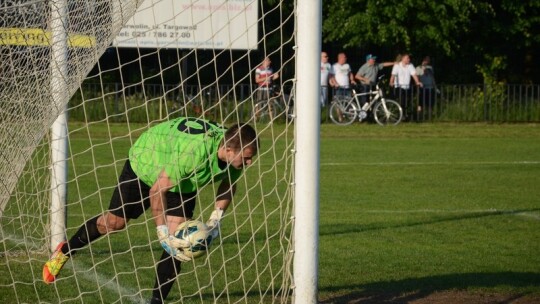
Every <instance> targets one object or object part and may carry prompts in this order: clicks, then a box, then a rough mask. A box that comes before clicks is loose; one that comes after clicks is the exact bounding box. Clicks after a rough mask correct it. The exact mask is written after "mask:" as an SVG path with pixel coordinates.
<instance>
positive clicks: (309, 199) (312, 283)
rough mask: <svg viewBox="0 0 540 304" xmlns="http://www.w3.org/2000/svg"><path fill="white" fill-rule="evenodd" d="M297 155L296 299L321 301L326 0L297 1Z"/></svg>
mask: <svg viewBox="0 0 540 304" xmlns="http://www.w3.org/2000/svg"><path fill="white" fill-rule="evenodd" d="M66 8H67V1H66V0H54V1H51V12H52V13H53V14H54V15H53V18H52V19H53V20H55V23H53V24H52V26H51V27H52V41H53V48H52V50H53V51H52V56H53V58H52V60H51V72H52V75H53V76H52V80H51V90H52V92H53V99H54V100H53V104H54V105H62V104H66V102H65V99H66V98H69V97H68V96H65V95H66V94H64V92H67V90H66V89H65V87H66V84H65V83H64V81H63V79H65V77H64V75H66V74H67V67H66V66H65V65H66V62H67V55H66V54H67V34H66V33H65V32H63V26H62V23H63V20H64V19H65V17H63V16H65V13H66ZM296 11H297V13H296V18H297V33H296V36H297V46H296V71H299V70H302V73H296V75H297V77H296V90H295V94H296V96H295V101H296V102H295V110H296V111H295V113H296V114H295V131H294V134H295V136H294V140H295V158H294V164H295V165H294V176H295V178H294V185H292V186H293V187H294V228H293V229H294V249H293V250H294V260H293V261H294V262H293V286H292V288H293V293H294V296H293V302H294V303H317V293H318V291H317V285H318V233H319V231H318V223H319V195H318V192H319V146H320V142H319V131H320V108H319V106H318V105H319V101H318V99H319V98H320V86H319V84H320V71H319V69H318V66H319V64H320V51H321V25H322V22H321V19H322V1H320V0H318V1H315V3H313V1H311V0H297V9H296ZM51 136H52V138H51V157H52V168H51V175H52V176H51V207H50V209H51V213H50V214H51V221H50V222H51V225H50V229H51V243H50V249H51V251H54V249H55V248H56V246H57V245H58V244H59V243H60V242H62V241H64V240H65V228H66V221H65V218H66V210H65V209H66V197H67V189H66V186H65V185H66V184H67V154H68V153H67V149H68V144H67V141H68V137H67V115H66V113H65V111H61V113H60V115H59V116H58V118H57V119H56V121H55V123H54V124H53V126H52V127H51Z"/></svg>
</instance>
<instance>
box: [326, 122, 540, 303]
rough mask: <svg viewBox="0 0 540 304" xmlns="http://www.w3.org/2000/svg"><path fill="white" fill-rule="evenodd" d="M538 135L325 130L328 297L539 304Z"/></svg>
mask: <svg viewBox="0 0 540 304" xmlns="http://www.w3.org/2000/svg"><path fill="white" fill-rule="evenodd" d="M539 138H540V128H539V126H538V125H486V124H467V125H460V124H435V125H433V124H420V125H418V124H405V125H401V126H398V127H395V128H380V127H377V126H374V125H356V126H352V127H350V128H337V127H335V126H331V125H323V126H322V140H321V150H322V151H321V197H320V205H321V211H320V217H321V219H320V223H321V224H320V236H321V238H320V281H319V287H320V296H321V298H322V299H326V300H328V299H332V298H334V299H343V297H345V298H347V296H348V297H352V298H354V297H360V296H362V295H369V294H372V293H381V292H386V293H395V294H396V295H399V294H405V293H410V292H419V291H420V292H424V293H426V292H427V293H430V292H433V291H443V290H452V289H466V290H485V289H487V290H490V291H494V292H503V293H517V294H520V293H536V294H540V255H539V254H538V253H540V242H539V240H540V189H539V187H538V181H539V178H540V140H539Z"/></svg>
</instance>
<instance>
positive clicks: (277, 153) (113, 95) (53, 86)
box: [0, 0, 322, 304]
mask: <svg viewBox="0 0 540 304" xmlns="http://www.w3.org/2000/svg"><path fill="white" fill-rule="evenodd" d="M175 1H176V0H145V1H134V0H120V1H110V0H53V1H45V0H33V1H27V0H7V1H4V2H2V4H0V62H2V65H1V66H0V156H1V157H0V173H1V174H2V181H1V185H0V186H1V189H0V246H1V247H2V250H1V252H0V302H1V303H8V302H9V303H63V302H69V303H71V302H77V303H79V302H84V303H120V302H121V303H143V302H145V301H147V299H148V297H149V295H150V294H151V292H152V289H153V283H154V278H155V274H156V273H155V272H156V264H157V263H158V262H159V258H160V255H161V251H162V249H161V247H160V244H159V242H158V240H157V238H156V236H155V224H154V221H153V219H152V217H151V214H150V213H149V212H147V213H145V214H143V215H142V216H141V217H140V218H138V219H135V220H132V221H130V222H129V223H128V226H127V227H126V229H124V230H122V231H119V232H116V233H112V234H109V235H106V236H103V237H102V238H100V239H98V240H96V241H95V242H93V243H91V244H90V245H88V246H87V247H85V248H84V249H83V250H81V251H80V252H78V253H77V254H76V255H74V256H73V257H72V258H71V259H70V260H69V261H68V262H67V263H66V266H65V267H64V269H63V270H62V271H61V274H60V275H59V277H58V278H57V281H56V282H55V283H54V284H52V285H45V284H44V283H43V282H42V274H41V271H42V267H43V264H44V263H45V261H46V260H47V259H48V258H49V255H50V253H51V251H52V250H54V249H55V248H56V246H57V244H58V243H59V242H61V241H63V240H67V239H69V238H70V237H71V236H72V235H73V234H74V233H75V232H76V231H77V230H78V228H79V227H80V226H81V225H82V224H83V223H84V222H85V221H87V220H89V219H90V218H92V217H94V216H95V215H97V214H100V213H102V212H105V211H106V210H107V208H108V204H109V200H110V197H111V195H112V192H113V190H114V187H115V186H116V183H117V180H118V175H119V174H120V171H121V169H122V166H123V164H124V162H125V160H126V158H127V154H128V149H129V147H130V146H131V145H132V144H133V142H134V141H135V140H136V139H137V138H138V136H139V135H140V134H141V133H142V132H144V131H145V130H147V129H148V128H149V127H150V126H153V125H155V124H157V123H159V122H163V121H167V120H169V119H174V118H176V117H181V116H194V117H198V118H202V119H209V120H212V121H215V122H216V123H218V124H222V125H225V126H229V125H233V124H235V123H237V122H247V123H249V124H251V125H252V126H254V127H255V129H256V130H257V132H258V135H259V138H260V142H261V148H260V150H259V154H258V156H257V158H256V159H255V161H254V163H253V165H252V166H250V167H249V168H247V169H246V170H245V173H244V174H243V175H242V177H241V178H240V179H239V180H238V181H237V184H236V186H237V194H236V196H235V198H234V200H233V203H232V205H231V206H230V208H229V210H228V211H227V213H226V215H225V218H224V219H223V223H222V226H223V227H222V234H221V236H220V239H219V242H217V244H214V245H213V246H212V247H211V249H210V250H209V252H208V254H207V255H206V256H205V257H203V258H199V259H197V260H195V261H194V262H193V263H186V264H185V265H184V266H183V267H182V271H181V272H180V274H179V275H178V277H177V278H176V281H175V285H174V287H173V289H172V291H171V293H170V294H169V298H168V300H169V301H170V302H175V303H176V302H186V303H296V304H299V303H302V304H303V303H317V284H318V279H317V276H318V259H317V257H318V212H319V201H318V183H319V128H320V108H319V98H320V88H319V84H320V78H319V77H320V74H319V62H320V61H319V60H320V44H321V38H320V37H321V5H322V4H321V1H315V2H313V1H310V0H296V1H294V2H293V3H291V2H290V1H286V0H276V1H274V0H182V2H181V3H183V5H181V6H175V5H173V4H171V5H172V6H171V7H174V8H173V9H171V12H170V16H169V15H167V16H166V18H165V19H163V20H161V19H159V18H157V17H156V18H155V20H159V23H158V24H156V25H155V26H150V27H146V26H143V25H141V24H142V23H141V22H134V21H133V19H132V17H133V16H134V15H135V14H136V12H137V9H138V8H141V9H142V10H144V13H145V15H141V16H145V17H140V18H142V19H144V20H146V19H148V18H150V17H148V16H152V14H154V16H155V14H156V12H157V11H158V10H157V8H158V7H160V9H162V8H161V7H162V6H163V5H167V3H175ZM176 3H177V4H178V3H180V1H177V2H176ZM186 3H187V4H186ZM154 9H155V11H154ZM253 10H255V15H253V14H252V13H253ZM248 12H249V14H251V15H249V14H248ZM205 14H207V15H208V17H205ZM248 15H249V16H248ZM253 16H255V18H252V17H253ZM179 17H181V20H184V21H185V20H189V23H190V24H185V23H180V21H178V20H179V19H176V18H179ZM188 17H189V18H188ZM224 18H225V19H226V20H223V19H224ZM146 21H147V20H146ZM184 21H182V22H184ZM242 22H243V24H242ZM126 25H129V26H130V28H131V29H137V30H136V31H135V30H133V31H126V30H125V29H126V27H125V26H126ZM208 28H210V31H208ZM156 29H166V30H168V32H165V31H161V32H160V31H156ZM177 30H181V31H182V32H175V31H177ZM198 30H199V31H198ZM200 30H204V32H201V31H200ZM188 32H189V34H187V33H188ZM126 33H128V34H126ZM254 33H255V34H256V35H255V36H253V35H254ZM163 35H167V38H168V40H166V41H165V40H160V39H159V38H163ZM149 37H150V38H152V39H148V38H149ZM253 37H256V41H255V43H254V42H253ZM120 38H121V39H120ZM143 38H145V39H143ZM151 40H155V41H154V42H155V43H156V45H152V43H153V42H152V41H151ZM120 41H121V42H120ZM121 43H124V46H125V45H130V46H132V47H133V48H132V49H125V48H123V46H121V45H122V44H121ZM115 45H116V46H115ZM182 46H184V48H183V49H179V47H182ZM188 46H191V47H188ZM267 57H268V58H270V59H271V60H272V68H273V70H274V72H275V73H276V74H278V75H279V77H278V78H277V79H276V80H274V83H273V84H274V85H275V89H273V90H271V92H272V94H273V95H272V96H273V98H274V100H275V101H276V102H277V103H276V104H277V106H278V107H279V108H278V109H273V111H275V113H274V114H272V115H269V116H266V119H262V118H261V116H259V115H260V112H259V111H258V110H255V109H259V108H258V107H257V105H260V104H259V102H261V101H262V100H259V99H258V98H257V92H258V90H261V89H260V88H259V87H258V84H257V83H255V71H256V69H257V68H259V66H260V65H261V63H262V61H263V60H264V59H265V58H267ZM298 71H301V72H298ZM263 102H265V101H263ZM293 107H294V110H293V109H292V108H293ZM218 186H219V183H218V184H214V183H210V184H208V185H207V186H204V187H201V188H200V189H198V192H199V195H198V198H197V205H196V208H195V215H194V217H195V218H197V219H200V220H203V221H205V220H206V219H207V218H208V216H209V214H210V212H211V211H212V209H213V203H212V202H213V200H214V194H215V192H216V190H217V187H218Z"/></svg>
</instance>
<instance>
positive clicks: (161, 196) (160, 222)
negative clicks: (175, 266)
mask: <svg viewBox="0 0 540 304" xmlns="http://www.w3.org/2000/svg"><path fill="white" fill-rule="evenodd" d="M172 187H174V184H173V183H172V181H171V180H170V178H169V176H168V175H167V173H165V171H162V172H161V173H160V174H159V176H158V179H157V181H156V182H155V183H154V185H153V186H152V188H150V208H151V209H152V216H153V217H154V220H155V222H156V232H157V236H158V239H159V242H160V243H161V247H163V249H164V250H165V251H167V253H169V254H170V255H171V256H173V257H175V258H177V259H179V260H181V261H184V262H187V261H189V260H190V258H188V257H186V256H184V254H182V252H181V251H180V250H179V248H184V247H185V248H187V247H189V246H190V244H189V242H186V241H184V240H181V239H179V238H176V237H174V236H172V235H170V233H169V227H168V223H167V218H166V215H165V210H166V209H167V199H166V195H165V194H166V193H167V191H169V190H170V189H171V188H172ZM172 224H174V223H172ZM170 228H171V229H174V228H175V227H170Z"/></svg>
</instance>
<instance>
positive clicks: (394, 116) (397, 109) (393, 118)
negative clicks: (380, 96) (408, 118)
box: [373, 99, 403, 126]
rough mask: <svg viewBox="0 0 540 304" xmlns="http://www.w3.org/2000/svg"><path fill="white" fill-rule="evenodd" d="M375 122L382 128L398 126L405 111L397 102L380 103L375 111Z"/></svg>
mask: <svg viewBox="0 0 540 304" xmlns="http://www.w3.org/2000/svg"><path fill="white" fill-rule="evenodd" d="M373 116H374V117H375V121H376V122H377V123H378V124H380V125H381V126H385V125H397V124H398V123H399V122H400V121H401V119H402V118H403V110H402V109H401V106H400V105H399V103H397V101H394V100H390V99H385V100H384V101H379V102H378V103H377V105H376V106H375V109H374V110H373Z"/></svg>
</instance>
